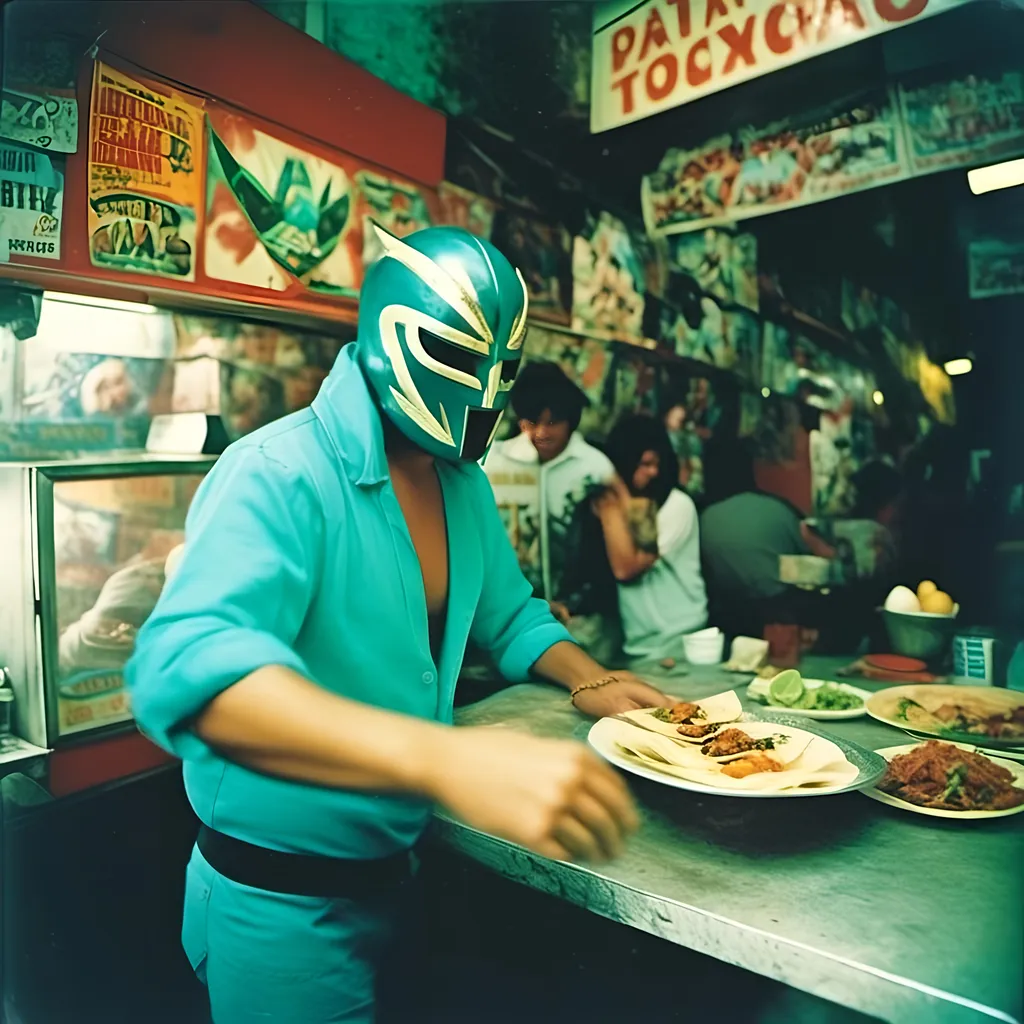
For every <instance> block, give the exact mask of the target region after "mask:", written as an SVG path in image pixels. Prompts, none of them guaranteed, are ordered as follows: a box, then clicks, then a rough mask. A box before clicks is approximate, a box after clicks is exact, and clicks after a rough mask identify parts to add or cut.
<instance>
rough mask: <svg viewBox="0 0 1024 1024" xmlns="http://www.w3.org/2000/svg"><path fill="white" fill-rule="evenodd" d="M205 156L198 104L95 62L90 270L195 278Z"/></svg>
mask: <svg viewBox="0 0 1024 1024" xmlns="http://www.w3.org/2000/svg"><path fill="white" fill-rule="evenodd" d="M203 157H204V154H203V112H202V110H201V109H200V107H199V106H198V105H197V101H195V100H193V99H192V98H190V97H186V96H184V95H182V94H181V93H179V92H177V91H175V90H174V89H172V88H170V87H169V86H164V85H156V84H154V83H151V82H142V81H137V80H136V79H134V78H131V77H129V76H128V75H125V74H123V73H121V72H120V71H115V70H114V69H113V68H111V67H108V66H107V65H106V64H102V63H100V62H97V63H96V65H95V68H94V71H93V82H92V103H91V109H90V116H89V255H90V259H91V260H92V264H93V266H96V267H103V268H105V269H108V270H121V271H126V272H129V273H136V274H155V275H158V276H160V277H172V278H177V279H178V280H181V281H194V280H195V275H196V266H195V260H196V236H197V220H198V214H199V210H200V208H201V205H202V201H203V167H204V159H203Z"/></svg>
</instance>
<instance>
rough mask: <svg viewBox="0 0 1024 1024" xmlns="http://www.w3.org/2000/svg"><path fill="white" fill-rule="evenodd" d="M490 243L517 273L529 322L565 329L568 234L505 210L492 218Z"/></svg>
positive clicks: (568, 304) (569, 299)
mask: <svg viewBox="0 0 1024 1024" xmlns="http://www.w3.org/2000/svg"><path fill="white" fill-rule="evenodd" d="M492 241H493V242H494V244H495V245H496V246H497V247H498V249H499V250H500V251H501V252H502V253H503V254H504V255H505V256H506V257H507V258H508V260H509V261H510V262H511V263H512V265H513V266H515V267H518V268H519V270H520V271H521V273H522V275H523V279H524V280H525V281H526V289H527V293H528V294H529V296H530V316H531V318H533V319H540V320H550V321H551V322H552V323H558V324H566V325H568V323H569V321H570V317H571V307H572V289H573V281H572V261H571V258H570V245H571V239H570V236H569V232H568V231H566V229H565V228H564V227H562V226H561V225H560V224H545V223H544V222H543V221H540V220H537V219H536V218H534V217H528V216H525V215H524V214H522V213H519V212H517V211H514V210H511V209H505V210H501V211H499V213H498V215H497V217H496V218H495V221H494V234H493V237H492Z"/></svg>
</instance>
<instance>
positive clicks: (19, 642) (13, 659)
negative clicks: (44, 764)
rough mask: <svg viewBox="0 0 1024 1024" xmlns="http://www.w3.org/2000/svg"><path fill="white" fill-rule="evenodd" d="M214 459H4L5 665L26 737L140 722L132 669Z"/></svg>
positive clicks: (1, 638) (56, 739) (39, 739)
mask: <svg viewBox="0 0 1024 1024" xmlns="http://www.w3.org/2000/svg"><path fill="white" fill-rule="evenodd" d="M214 461H215V460H214V459H213V458H211V457H208V456H199V457H194V458H192V457H181V456H175V457H159V456H141V457H136V456H132V457H131V458H130V459H126V458H124V457H122V458H121V459H120V460H118V459H117V458H115V457H110V458H102V459H95V458H94V459H89V460H75V461H65V462H48V463H36V464H24V463H19V464H14V463H0V523H3V527H4V529H3V536H4V543H3V544H0V586H2V587H3V588H4V591H5V593H4V594H3V595H2V596H3V600H0V665H6V666H8V668H9V670H10V676H11V683H12V686H13V688H14V693H15V711H14V731H15V732H16V733H17V734H18V735H20V736H21V737H22V738H24V739H25V740H27V741H29V742H30V743H34V744H37V745H39V746H46V747H50V748H52V747H54V746H56V745H58V744H59V743H60V742H61V741H62V740H66V739H67V738H68V737H73V736H75V735H78V734H81V733H85V732H92V731H94V730H100V729H109V728H112V727H115V726H117V725H119V724H122V723H125V722H129V721H130V720H131V708H130V706H129V701H128V694H127V692H126V690H125V687H124V679H123V669H124V665H125V663H126V662H127V660H128V658H129V657H130V656H131V653H132V650H133V648H134V644H135V637H136V635H137V634H138V631H139V629H140V627H141V626H142V624H143V623H144V622H145V620H146V619H147V617H148V616H149V614H150V612H151V611H152V610H153V607H154V605H155V604H156V601H157V598H158V597H159V596H160V592H161V590H162V588H163V585H164V581H165V579H166V577H167V575H168V574H169V572H170V571H171V569H172V567H173V565H174V562H175V560H176V558H177V556H178V554H179V553H180V545H181V544H182V543H183V541H184V526H185V516H186V513H187V512H188V508H189V505H190V504H191V502H192V498H193V496H194V495H195V492H196V489H197V488H198V487H199V484H200V483H201V482H202V479H203V477H204V476H205V474H206V473H207V472H208V471H209V469H210V467H211V466H212V465H213V463H214Z"/></svg>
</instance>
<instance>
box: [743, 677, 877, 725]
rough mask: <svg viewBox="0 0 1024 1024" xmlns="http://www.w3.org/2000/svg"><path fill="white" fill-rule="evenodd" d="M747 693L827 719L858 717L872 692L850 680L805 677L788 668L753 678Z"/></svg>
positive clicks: (774, 705) (794, 711) (797, 712)
mask: <svg viewBox="0 0 1024 1024" xmlns="http://www.w3.org/2000/svg"><path fill="white" fill-rule="evenodd" d="M747 696H748V697H750V698H751V700H757V701H760V702H761V703H762V704H765V705H767V706H768V707H770V708H778V709H779V710H784V711H786V712H787V713H789V714H793V715H801V716H803V717H805V718H814V719H817V720H819V721H825V722H827V721H838V720H841V719H846V718H860V717H861V715H864V714H866V703H867V700H868V698H869V697H870V696H871V694H870V693H869V692H868V691H867V690H861V689H859V688H858V687H856V686H851V685H850V684H849V683H833V682H829V681H826V680H822V679H804V678H803V677H802V676H801V675H800V673H799V672H797V671H796V670H795V669H787V670H786V671H785V672H780V673H779V674H778V675H777V676H776V677H775V678H774V679H755V680H754V681H753V682H752V683H751V684H750V686H748V687H747Z"/></svg>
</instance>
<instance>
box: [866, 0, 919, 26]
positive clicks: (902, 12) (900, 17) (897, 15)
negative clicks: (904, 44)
mask: <svg viewBox="0 0 1024 1024" xmlns="http://www.w3.org/2000/svg"><path fill="white" fill-rule="evenodd" d="M927 6H928V0H910V2H909V3H908V4H907V5H906V7H897V6H896V4H895V3H893V0H875V10H876V11H877V12H878V16H879V17H880V18H881V19H882V21H890V22H895V23H896V24H899V22H901V21H910V19H911V18H916V17H917V16H918V15H919V14H920V13H921V12H922V11H923V10H924V9H925V8H926V7H927Z"/></svg>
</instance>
